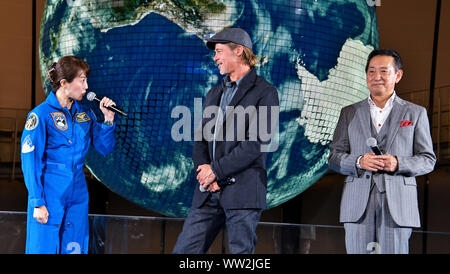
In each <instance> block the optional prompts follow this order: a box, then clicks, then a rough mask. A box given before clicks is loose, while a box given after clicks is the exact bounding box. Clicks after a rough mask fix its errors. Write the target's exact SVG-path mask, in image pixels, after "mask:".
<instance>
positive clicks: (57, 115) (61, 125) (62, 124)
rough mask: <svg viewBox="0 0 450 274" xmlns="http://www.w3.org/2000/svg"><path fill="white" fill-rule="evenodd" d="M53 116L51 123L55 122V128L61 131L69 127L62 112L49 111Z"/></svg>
mask: <svg viewBox="0 0 450 274" xmlns="http://www.w3.org/2000/svg"><path fill="white" fill-rule="evenodd" d="M50 114H51V115H52V118H53V123H54V124H55V126H56V128H57V129H59V130H62V131H66V130H67V129H68V128H69V125H68V124H67V120H66V115H64V113H62V112H52V113H50Z"/></svg>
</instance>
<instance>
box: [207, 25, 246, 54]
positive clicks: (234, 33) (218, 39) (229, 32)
mask: <svg viewBox="0 0 450 274" xmlns="http://www.w3.org/2000/svg"><path fill="white" fill-rule="evenodd" d="M229 42H233V43H235V44H238V45H242V46H244V47H247V48H249V49H252V39H250V35H248V33H247V32H246V31H245V30H243V29H240V28H229V29H224V30H222V31H221V32H219V33H216V34H215V35H214V36H213V37H211V38H209V39H208V41H207V42H206V46H207V47H208V48H209V49H212V50H214V49H215V47H216V44H217V43H220V44H226V43H229Z"/></svg>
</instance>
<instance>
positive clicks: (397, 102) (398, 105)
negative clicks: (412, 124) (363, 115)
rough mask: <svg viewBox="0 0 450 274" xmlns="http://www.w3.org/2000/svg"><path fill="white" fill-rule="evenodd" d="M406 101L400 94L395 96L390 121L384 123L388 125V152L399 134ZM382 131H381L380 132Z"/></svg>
mask: <svg viewBox="0 0 450 274" xmlns="http://www.w3.org/2000/svg"><path fill="white" fill-rule="evenodd" d="M404 104H405V102H404V101H403V100H402V99H401V98H400V97H398V96H395V99H394V106H393V107H392V110H391V113H390V114H389V116H391V117H389V118H390V119H389V122H388V124H385V125H383V127H384V126H387V127H386V130H387V135H388V136H387V138H388V139H387V142H386V152H387V151H389V149H390V147H391V145H392V142H393V141H394V138H395V135H397V132H398V129H399V128H400V123H401V121H402V119H403V117H405V114H406V111H407V108H406V107H404ZM380 133H381V132H380Z"/></svg>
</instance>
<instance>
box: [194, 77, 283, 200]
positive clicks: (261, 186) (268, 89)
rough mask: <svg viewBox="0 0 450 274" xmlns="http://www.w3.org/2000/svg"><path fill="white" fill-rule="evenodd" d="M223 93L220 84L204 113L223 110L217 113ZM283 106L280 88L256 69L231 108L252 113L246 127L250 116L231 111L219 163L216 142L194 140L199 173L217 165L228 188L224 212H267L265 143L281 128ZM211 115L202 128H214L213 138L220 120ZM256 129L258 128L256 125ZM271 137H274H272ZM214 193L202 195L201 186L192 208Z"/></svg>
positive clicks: (223, 197)
mask: <svg viewBox="0 0 450 274" xmlns="http://www.w3.org/2000/svg"><path fill="white" fill-rule="evenodd" d="M223 90H224V86H223V85H222V84H220V85H218V86H215V87H213V88H212V89H211V90H210V91H209V92H208V94H206V98H205V105H204V110H205V109H206V108H208V107H211V106H217V108H216V109H218V106H219V103H220V98H221V96H222V93H223ZM262 106H266V107H265V109H266V110H267V111H262V109H263V108H261V107H262ZM278 106H279V100H278V92H277V90H276V89H275V87H273V86H272V85H271V84H269V83H268V82H267V81H265V80H264V79H263V78H261V77H260V76H258V75H257V74H256V71H255V69H252V70H250V72H249V73H248V74H247V75H246V76H245V78H243V79H242V80H241V82H240V84H239V87H238V90H237V91H236V93H235V95H234V97H233V99H232V100H231V102H230V104H229V107H234V108H235V110H237V109H239V108H240V109H241V110H242V109H245V110H246V111H248V115H245V124H240V123H242V122H243V121H244V119H243V118H242V117H244V116H241V118H236V117H237V115H234V114H233V113H231V112H230V113H231V115H230V114H229V113H228V112H227V114H226V118H225V119H223V124H222V126H221V129H222V131H223V132H221V133H223V134H222V135H221V136H223V140H222V141H216V149H215V151H216V153H215V156H216V159H215V161H213V155H212V152H213V142H212V140H211V138H209V139H208V138H207V137H206V135H205V136H203V138H202V141H195V142H194V149H193V153H192V159H193V161H194V169H195V170H196V169H197V167H198V166H199V165H202V164H211V167H212V169H213V171H214V173H215V174H216V177H217V179H218V180H219V183H220V184H221V185H222V187H221V188H222V190H221V191H222V193H221V205H222V206H223V208H226V209H237V208H258V209H264V208H265V207H266V188H267V174H266V153H265V151H267V150H265V149H263V148H262V145H267V144H269V143H270V136H272V135H273V134H274V132H275V131H276V129H278ZM273 107H275V108H273ZM251 110H254V111H251ZM274 111H276V112H277V113H274ZM266 113H267V114H266ZM205 116H208V115H205V114H204V115H203V118H202V123H201V125H202V128H201V129H202V130H203V129H204V128H205V125H206V128H211V134H213V133H214V126H213V127H211V125H215V117H217V116H215V115H211V117H205ZM263 116H265V117H263ZM231 117H234V123H230V121H231V120H230V118H231ZM255 118H256V119H255ZM265 118H267V119H265ZM272 120H273V121H272ZM252 123H253V124H252ZM258 123H259V125H258ZM261 123H265V125H264V126H263V129H261V128H260V126H261V125H262V124H261ZM208 125H209V126H208ZM256 125H257V127H254V126H256ZM274 125H276V127H274ZM264 127H265V128H264ZM256 128H257V130H256ZM239 129H243V130H240V131H241V132H240V133H241V135H240V136H245V138H244V139H243V138H239V136H238V135H239ZM266 129H267V130H266ZM230 131H231V132H230ZM260 132H262V134H264V136H263V135H262V134H260ZM265 133H271V135H270V136H269V139H268V138H267V134H265ZM205 137H206V138H205ZM230 137H232V138H230ZM208 195H210V193H209V192H201V191H200V190H199V189H198V187H195V191H194V197H193V200H192V206H193V207H196V208H198V207H200V206H201V205H202V204H203V203H204V202H205V200H206V198H207V197H208Z"/></svg>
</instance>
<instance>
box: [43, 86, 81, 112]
mask: <svg viewBox="0 0 450 274" xmlns="http://www.w3.org/2000/svg"><path fill="white" fill-rule="evenodd" d="M45 101H46V102H47V104H49V105H50V106H51V107H53V108H56V109H58V110H61V111H62V110H63V108H62V107H61V104H60V103H59V101H58V98H56V94H55V93H54V92H53V91H51V92H50V93H49V95H48V96H47V99H46V100H45ZM72 108H75V109H77V110H78V109H80V107H79V105H78V102H77V101H76V100H74V102H73V104H72ZM65 109H67V108H65ZM69 113H70V110H69Z"/></svg>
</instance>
